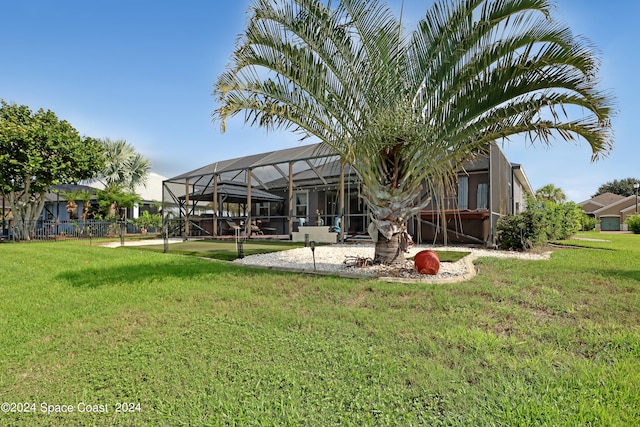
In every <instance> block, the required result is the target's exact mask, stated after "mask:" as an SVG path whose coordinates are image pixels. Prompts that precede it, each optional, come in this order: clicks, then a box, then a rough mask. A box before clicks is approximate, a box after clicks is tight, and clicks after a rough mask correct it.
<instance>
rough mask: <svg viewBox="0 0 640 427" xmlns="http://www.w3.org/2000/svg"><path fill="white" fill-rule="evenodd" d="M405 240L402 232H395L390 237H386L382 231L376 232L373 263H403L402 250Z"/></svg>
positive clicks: (404, 246)
mask: <svg viewBox="0 0 640 427" xmlns="http://www.w3.org/2000/svg"><path fill="white" fill-rule="evenodd" d="M403 241H405V242H406V240H405V239H404V237H403V233H395V234H393V235H392V236H391V238H390V239H387V238H386V237H385V236H384V235H383V234H382V233H378V240H377V241H376V250H375V255H374V258H373V262H374V264H385V265H392V264H404V262H405V257H404V251H405V249H406V243H405V244H403Z"/></svg>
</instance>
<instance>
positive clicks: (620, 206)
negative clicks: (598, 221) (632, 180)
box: [594, 196, 636, 215]
mask: <svg viewBox="0 0 640 427" xmlns="http://www.w3.org/2000/svg"><path fill="white" fill-rule="evenodd" d="M621 197H622V196H621ZM635 200H636V196H628V197H622V198H621V199H619V200H617V201H615V202H613V203H611V204H608V205H606V206H603V207H601V208H600V209H597V210H596V211H595V212H594V213H595V214H596V215H597V214H599V213H602V212H606V211H608V210H609V209H617V210H618V212H620V211H622V210H624V209H626V208H628V207H629V206H630V205H632V204H633V205H634V206H635V204H634V203H635Z"/></svg>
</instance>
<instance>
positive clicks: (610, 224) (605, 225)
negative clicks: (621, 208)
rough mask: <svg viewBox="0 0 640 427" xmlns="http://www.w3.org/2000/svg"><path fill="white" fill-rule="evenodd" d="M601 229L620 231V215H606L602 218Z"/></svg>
mask: <svg viewBox="0 0 640 427" xmlns="http://www.w3.org/2000/svg"><path fill="white" fill-rule="evenodd" d="M600 229H601V230H602V231H620V217H619V216H606V217H602V218H600Z"/></svg>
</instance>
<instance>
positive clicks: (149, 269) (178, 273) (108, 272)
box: [57, 260, 246, 289]
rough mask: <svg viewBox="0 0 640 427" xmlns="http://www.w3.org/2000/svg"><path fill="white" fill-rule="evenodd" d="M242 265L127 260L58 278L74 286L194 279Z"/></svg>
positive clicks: (238, 270)
mask: <svg viewBox="0 0 640 427" xmlns="http://www.w3.org/2000/svg"><path fill="white" fill-rule="evenodd" d="M243 270H246V269H244V268H243V267H241V266H237V265H232V264H229V263H225V262H216V261H209V262H204V261H202V262H197V261H193V262H190V261H186V260H185V261H183V262H180V263H144V264H127V265H120V266H114V267H102V268H96V267H90V266H87V267H86V268H83V269H80V270H73V271H66V272H63V273H60V274H59V275H58V276H57V278H58V279H60V280H63V281H65V282H67V283H68V284H69V285H71V286H73V287H76V288H88V289H91V288H98V287H101V286H106V285H111V286H127V285H132V284H139V283H151V282H162V281H164V280H167V279H168V278H170V279H176V278H183V279H185V280H187V279H193V278H198V277H206V276H212V275H219V274H241V273H242V271H243Z"/></svg>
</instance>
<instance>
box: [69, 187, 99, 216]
mask: <svg viewBox="0 0 640 427" xmlns="http://www.w3.org/2000/svg"><path fill="white" fill-rule="evenodd" d="M62 195H63V196H64V198H65V199H67V212H69V219H76V218H75V217H76V212H77V209H78V203H77V202H78V201H81V202H82V215H81V217H80V218H81V219H83V220H86V219H87V215H88V213H89V207H90V202H91V198H92V197H93V193H90V192H88V191H84V190H72V191H63V192H62Z"/></svg>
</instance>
